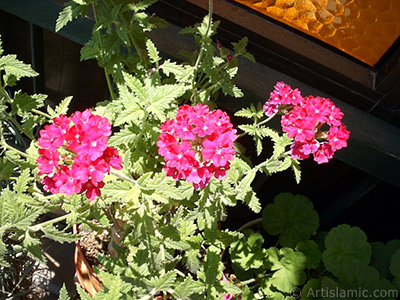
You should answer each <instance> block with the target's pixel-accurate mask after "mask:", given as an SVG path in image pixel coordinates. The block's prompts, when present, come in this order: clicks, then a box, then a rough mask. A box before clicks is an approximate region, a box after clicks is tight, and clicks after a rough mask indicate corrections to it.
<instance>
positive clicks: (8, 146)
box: [0, 141, 36, 161]
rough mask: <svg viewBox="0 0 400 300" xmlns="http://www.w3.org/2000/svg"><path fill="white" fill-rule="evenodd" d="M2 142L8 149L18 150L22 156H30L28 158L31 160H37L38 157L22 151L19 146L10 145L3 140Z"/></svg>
mask: <svg viewBox="0 0 400 300" xmlns="http://www.w3.org/2000/svg"><path fill="white" fill-rule="evenodd" d="M0 144H1V145H2V146H3V147H4V148H6V149H10V150H12V151H15V152H17V153H18V154H19V155H21V156H22V157H25V158H28V159H31V160H34V161H35V160H36V157H33V156H30V155H28V154H26V153H25V152H22V151H20V150H18V149H17V148H14V147H12V146H10V145H9V144H7V143H6V142H5V141H2V142H1V143H0Z"/></svg>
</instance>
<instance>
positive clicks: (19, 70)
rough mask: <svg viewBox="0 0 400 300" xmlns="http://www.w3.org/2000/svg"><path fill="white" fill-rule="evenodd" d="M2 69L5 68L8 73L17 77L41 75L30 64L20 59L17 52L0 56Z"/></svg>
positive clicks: (0, 68)
mask: <svg viewBox="0 0 400 300" xmlns="http://www.w3.org/2000/svg"><path fill="white" fill-rule="evenodd" d="M0 70H4V71H5V72H6V74H12V75H14V76H15V77H16V78H17V79H19V78H21V77H35V76H37V75H39V74H38V73H37V72H35V71H34V70H33V69H32V68H31V66H30V65H28V64H24V63H23V62H22V61H20V60H18V59H17V56H16V55H15V54H9V55H5V56H3V57H1V58H0Z"/></svg>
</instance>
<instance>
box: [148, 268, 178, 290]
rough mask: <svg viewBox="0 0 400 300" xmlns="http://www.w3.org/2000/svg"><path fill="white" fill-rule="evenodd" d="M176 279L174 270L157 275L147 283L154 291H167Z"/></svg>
mask: <svg viewBox="0 0 400 300" xmlns="http://www.w3.org/2000/svg"><path fill="white" fill-rule="evenodd" d="M175 279H176V272H175V270H172V271H169V272H167V273H165V274H164V275H161V276H159V277H153V278H151V279H150V281H149V284H150V285H151V286H152V287H153V288H154V290H156V291H165V292H166V291H168V290H170V289H172V287H173V286H174V283H175Z"/></svg>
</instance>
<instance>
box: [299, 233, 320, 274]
mask: <svg viewBox="0 0 400 300" xmlns="http://www.w3.org/2000/svg"><path fill="white" fill-rule="evenodd" d="M296 251H299V252H301V253H303V254H304V255H305V256H306V257H307V269H316V268H317V267H318V265H319V263H320V261H321V257H322V253H321V251H319V249H318V245H317V243H316V242H314V241H311V240H309V241H307V242H300V243H298V244H297V246H296Z"/></svg>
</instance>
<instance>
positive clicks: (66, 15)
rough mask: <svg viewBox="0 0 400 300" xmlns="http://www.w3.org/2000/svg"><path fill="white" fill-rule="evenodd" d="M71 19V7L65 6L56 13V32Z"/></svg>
mask: <svg viewBox="0 0 400 300" xmlns="http://www.w3.org/2000/svg"><path fill="white" fill-rule="evenodd" d="M71 21H72V7H71V6H66V7H64V9H63V10H62V11H61V12H60V14H59V15H58V18H57V21H56V32H59V31H60V30H61V29H62V28H63V27H64V26H65V25H67V24H68V22H71Z"/></svg>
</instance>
